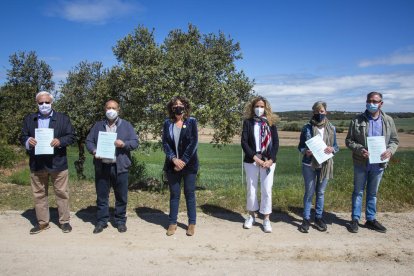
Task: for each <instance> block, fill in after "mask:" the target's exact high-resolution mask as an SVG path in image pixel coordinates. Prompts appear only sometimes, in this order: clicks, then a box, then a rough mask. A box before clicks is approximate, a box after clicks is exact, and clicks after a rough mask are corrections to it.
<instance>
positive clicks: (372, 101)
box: [367, 100, 382, 104]
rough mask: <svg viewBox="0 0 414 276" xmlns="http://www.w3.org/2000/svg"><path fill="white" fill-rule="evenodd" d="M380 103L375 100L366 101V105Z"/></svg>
mask: <svg viewBox="0 0 414 276" xmlns="http://www.w3.org/2000/svg"><path fill="white" fill-rule="evenodd" d="M381 102H382V101H376V100H367V103H373V104H379V103H381Z"/></svg>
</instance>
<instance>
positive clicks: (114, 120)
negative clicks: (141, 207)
mask: <svg viewBox="0 0 414 276" xmlns="http://www.w3.org/2000/svg"><path fill="white" fill-rule="evenodd" d="M118 114H119V105H118V103H117V102H116V101H114V100H109V101H108V102H106V104H105V115H106V118H107V119H106V120H102V121H99V122H96V123H95V125H94V126H93V127H92V129H91V130H90V132H89V134H88V137H87V138H86V148H87V149H88V151H89V152H90V153H91V154H93V155H94V165H95V187H96V196H97V198H96V205H97V209H98V211H97V223H96V225H95V229H94V230H93V233H94V234H98V233H100V232H102V231H103V229H104V228H106V227H107V224H108V220H109V192H110V189H111V186H112V187H113V189H114V194H115V223H116V225H117V228H118V231H119V232H120V233H123V232H126V231H127V227H126V207H127V201H128V170H129V167H130V166H131V153H130V152H131V151H132V150H134V149H136V148H137V147H138V136H137V134H136V132H135V130H134V128H133V127H132V125H131V123H129V122H128V121H126V120H123V119H121V118H119V116H118ZM100 133H101V134H100ZM102 133H103V134H105V133H116V135H115V136H116V139H115V142H114V147H115V148H114V150H115V155H114V156H113V158H108V157H107V156H105V158H103V157H102V156H98V154H97V150H98V139H99V137H101V139H103V138H102V137H103V135H102Z"/></svg>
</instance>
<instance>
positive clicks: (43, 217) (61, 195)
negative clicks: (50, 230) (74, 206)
mask: <svg viewBox="0 0 414 276" xmlns="http://www.w3.org/2000/svg"><path fill="white" fill-rule="evenodd" d="M49 177H50V180H51V182H52V184H53V189H54V191H55V196H56V204H57V206H58V212H59V223H60V224H64V223H67V222H69V220H70V213H69V185H68V178H69V173H68V170H64V171H61V172H47V171H38V172H32V173H30V179H31V185H32V191H33V198H34V203H35V211H36V218H37V221H38V223H39V224H46V223H49V220H50V214H49V199H48V194H49Z"/></svg>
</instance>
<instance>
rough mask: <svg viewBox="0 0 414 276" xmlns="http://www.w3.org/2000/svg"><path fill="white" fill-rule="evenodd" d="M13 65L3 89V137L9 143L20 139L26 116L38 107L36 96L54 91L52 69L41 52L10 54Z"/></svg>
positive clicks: (0, 106)
mask: <svg viewBox="0 0 414 276" xmlns="http://www.w3.org/2000/svg"><path fill="white" fill-rule="evenodd" d="M9 62H10V65H11V68H10V69H8V70H7V80H6V83H5V85H4V86H3V87H2V88H1V90H0V110H2V112H3V116H1V117H0V122H1V124H2V129H6V131H4V132H3V131H2V134H1V135H2V139H4V140H6V141H7V142H8V143H11V144H16V143H18V138H19V135H20V130H21V125H22V120H23V118H24V116H25V115H26V114H28V113H30V112H34V111H36V103H35V96H36V93H38V92H39V91H42V90H46V91H49V92H53V91H52V90H53V88H54V85H55V84H54V82H53V81H52V76H53V73H52V69H51V67H50V66H49V65H48V64H47V63H46V62H44V61H42V60H39V59H38V57H37V54H36V53H35V52H33V51H31V52H28V53H26V52H18V53H14V54H12V55H11V56H10V57H9Z"/></svg>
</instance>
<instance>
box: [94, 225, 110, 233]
mask: <svg viewBox="0 0 414 276" xmlns="http://www.w3.org/2000/svg"><path fill="white" fill-rule="evenodd" d="M106 227H107V226H106V225H102V224H97V225H96V226H95V229H93V233H94V234H98V233H101V232H102V231H103V230H104V229H105V228H106Z"/></svg>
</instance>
